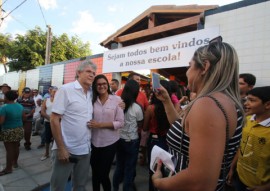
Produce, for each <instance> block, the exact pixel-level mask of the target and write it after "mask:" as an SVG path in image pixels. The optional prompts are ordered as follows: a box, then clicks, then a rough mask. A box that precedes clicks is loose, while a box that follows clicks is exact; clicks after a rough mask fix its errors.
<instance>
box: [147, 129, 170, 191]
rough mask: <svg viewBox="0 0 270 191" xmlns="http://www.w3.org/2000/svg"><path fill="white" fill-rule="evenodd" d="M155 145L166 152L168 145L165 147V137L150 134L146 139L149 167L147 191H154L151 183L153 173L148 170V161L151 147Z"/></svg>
mask: <svg viewBox="0 0 270 191" xmlns="http://www.w3.org/2000/svg"><path fill="white" fill-rule="evenodd" d="M155 145H157V146H159V147H160V148H162V149H164V150H165V151H168V145H167V141H166V136H158V135H153V134H150V135H149V138H148V144H147V148H148V159H149V160H148V167H149V191H154V190H155V189H154V186H153V183H152V175H153V172H152V170H151V169H150V161H151V152H152V149H153V147H154V146H155Z"/></svg>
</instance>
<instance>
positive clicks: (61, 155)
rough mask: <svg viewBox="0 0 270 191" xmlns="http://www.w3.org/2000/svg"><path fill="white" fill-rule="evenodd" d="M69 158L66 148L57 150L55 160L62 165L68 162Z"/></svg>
mask: <svg viewBox="0 0 270 191" xmlns="http://www.w3.org/2000/svg"><path fill="white" fill-rule="evenodd" d="M69 156H70V154H69V152H68V151H67V149H66V148H61V149H58V150H57V158H58V160H60V161H61V162H63V163H67V162H69V160H68V158H69Z"/></svg>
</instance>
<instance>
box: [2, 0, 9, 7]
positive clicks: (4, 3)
mask: <svg viewBox="0 0 270 191" xmlns="http://www.w3.org/2000/svg"><path fill="white" fill-rule="evenodd" d="M7 1H8V0H5V1H4V3H2V5H0V7H2V6H3V5H4V4H5V3H6V2H7Z"/></svg>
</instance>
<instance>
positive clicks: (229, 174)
mask: <svg viewBox="0 0 270 191" xmlns="http://www.w3.org/2000/svg"><path fill="white" fill-rule="evenodd" d="M233 173H234V170H233V169H232V168H230V171H229V173H228V175H227V184H228V185H229V186H232V179H233Z"/></svg>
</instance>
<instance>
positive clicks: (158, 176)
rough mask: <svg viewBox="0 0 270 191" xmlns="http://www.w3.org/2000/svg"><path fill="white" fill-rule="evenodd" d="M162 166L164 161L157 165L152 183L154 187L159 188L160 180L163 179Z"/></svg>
mask: <svg viewBox="0 0 270 191" xmlns="http://www.w3.org/2000/svg"><path fill="white" fill-rule="evenodd" d="M161 166H162V161H161V160H159V161H158V163H157V169H156V172H155V173H154V174H153V175H152V182H153V185H154V187H157V185H158V182H159V180H160V179H161V178H163V176H162V172H161Z"/></svg>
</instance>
